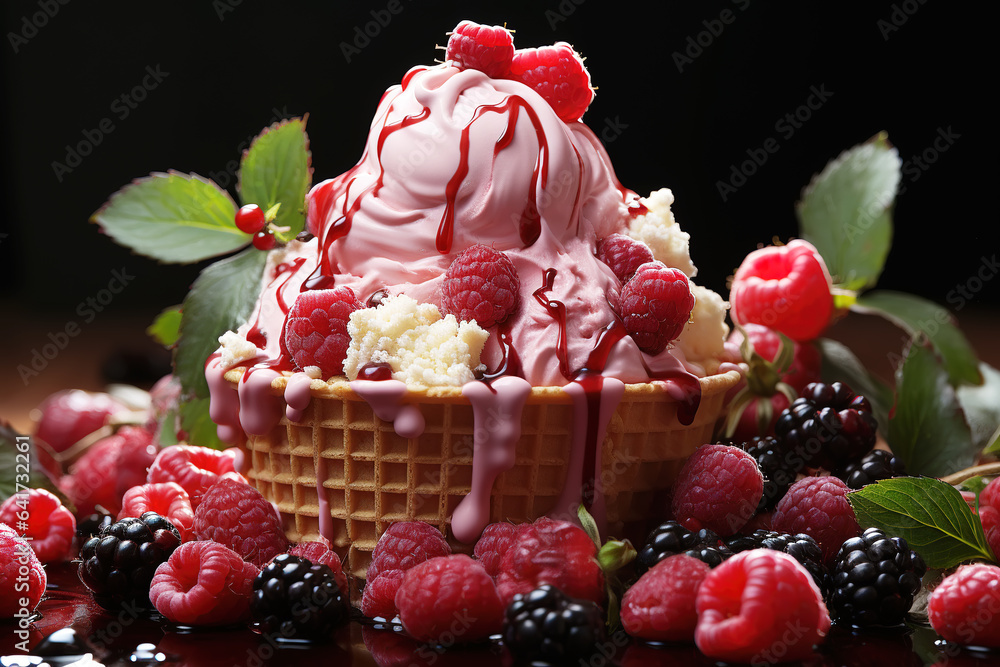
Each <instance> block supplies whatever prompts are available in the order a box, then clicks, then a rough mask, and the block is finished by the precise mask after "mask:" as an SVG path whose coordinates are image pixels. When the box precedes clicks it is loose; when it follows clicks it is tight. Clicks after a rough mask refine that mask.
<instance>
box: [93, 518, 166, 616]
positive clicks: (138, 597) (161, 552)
mask: <svg viewBox="0 0 1000 667" xmlns="http://www.w3.org/2000/svg"><path fill="white" fill-rule="evenodd" d="M180 544H181V535H180V533H179V532H178V531H177V528H176V527H174V524H172V523H170V521H169V520H167V519H165V518H164V517H162V516H160V515H159V514H157V513H156V512H146V513H145V514H143V515H142V516H141V517H139V518H138V519H137V518H135V517H126V518H124V519H121V520H120V521H116V522H114V523H112V524H106V525H105V526H104V527H103V528H102V529H101V532H100V534H99V535H97V536H94V537H91V538H90V539H88V540H87V541H86V542H84V544H83V546H82V547H81V548H80V565H79V568H78V570H77V572H78V574H79V576H80V581H82V582H83V584H84V585H85V586H86V587H87V588H89V589H90V590H91V591H92V592H93V594H94V600H95V601H96V602H97V603H98V604H99V605H101V606H102V607H104V608H105V609H108V610H111V611H115V610H118V609H119V608H121V607H122V606H123V605H125V604H132V605H135V606H137V607H139V608H142V609H152V605H151V604H150V602H149V584H150V582H151V581H152V580H153V574H154V573H155V572H156V568H157V567H158V566H159V565H160V563H164V562H166V560H167V558H169V557H170V554H172V553H173V552H174V549H176V548H177V547H179V546H180Z"/></svg>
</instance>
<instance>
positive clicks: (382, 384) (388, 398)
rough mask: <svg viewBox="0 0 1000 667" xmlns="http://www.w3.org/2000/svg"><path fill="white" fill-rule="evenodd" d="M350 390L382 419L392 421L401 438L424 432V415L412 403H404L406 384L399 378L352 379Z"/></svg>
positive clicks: (417, 436)
mask: <svg viewBox="0 0 1000 667" xmlns="http://www.w3.org/2000/svg"><path fill="white" fill-rule="evenodd" d="M351 390H352V391H353V392H354V393H355V394H357V395H358V396H360V397H361V398H363V399H365V401H367V402H368V405H370V406H371V408H372V412H374V413H375V416H376V417H378V418H379V419H381V420H382V421H386V422H392V427H393V429H394V430H395V431H396V434H397V435H398V436H399V437H401V438H419V437H420V434H421V433H423V432H424V416H423V414H421V412H420V409H419V408H418V407H417V406H415V405H413V404H412V403H404V402H403V399H404V398H405V397H406V392H407V389H406V384H405V383H403V382H400V381H399V380H378V381H374V380H353V381H352V382H351Z"/></svg>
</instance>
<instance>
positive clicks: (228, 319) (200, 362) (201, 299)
mask: <svg viewBox="0 0 1000 667" xmlns="http://www.w3.org/2000/svg"><path fill="white" fill-rule="evenodd" d="M265 257H266V254H265V253H263V252H261V251H259V250H257V249H256V248H247V249H246V250H244V251H243V252H241V253H239V254H238V255H234V256H233V257H228V258H226V259H224V260H221V261H218V262H215V263H214V264H211V265H210V266H208V267H206V268H205V269H204V270H203V271H202V272H201V274H200V275H199V276H198V278H197V279H196V280H195V281H194V285H192V286H191V291H190V292H188V295H187V297H186V298H185V299H184V303H183V305H182V306H181V312H182V317H181V330H180V334H181V336H180V340H179V341H178V342H177V346H176V347H175V348H174V374H175V375H177V377H178V379H179V380H180V382H181V391H182V393H183V395H184V397H185V398H208V383H207V382H206V380H205V362H206V361H207V360H208V357H209V355H210V354H212V353H213V352H215V350H216V349H218V347H219V336H221V335H222V334H224V333H226V332H227V331H230V330H235V329H236V328H237V327H238V326H239V325H241V324H243V323H244V322H246V320H247V319H248V318H249V317H250V314H251V312H252V311H253V306H254V303H255V302H256V300H257V295H258V294H259V293H260V281H261V275H262V274H263V271H264V260H265Z"/></svg>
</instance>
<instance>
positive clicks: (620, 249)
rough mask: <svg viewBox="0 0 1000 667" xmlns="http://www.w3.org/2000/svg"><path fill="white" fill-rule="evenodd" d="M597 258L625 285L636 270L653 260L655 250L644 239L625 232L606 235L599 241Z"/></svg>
mask: <svg viewBox="0 0 1000 667" xmlns="http://www.w3.org/2000/svg"><path fill="white" fill-rule="evenodd" d="M597 259H599V260H601V261H602V262H604V263H605V264H607V265H608V266H609V267H611V270H612V271H613V272H614V274H615V275H616V276H617V277H618V280H619V281H620V282H621V283H622V284H623V285H624V284H625V283H626V282H627V281H628V279H629V278H631V277H632V274H634V273H635V270H636V269H638V268H639V267H640V266H642V265H643V264H646V263H647V262H652V261H653V251H652V250H650V249H649V246H647V245H646V244H645V243H643V242H642V241H636V240H635V239H633V238H632V237H630V236H625V235H624V234H612V235H611V236H606V237H604V238H603V239H601V240H600V241H598V243H597Z"/></svg>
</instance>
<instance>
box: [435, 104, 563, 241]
mask: <svg viewBox="0 0 1000 667" xmlns="http://www.w3.org/2000/svg"><path fill="white" fill-rule="evenodd" d="M521 109H524V111H525V113H527V114H528V117H529V118H530V119H531V124H532V126H533V127H534V128H535V136H536V137H537V139H538V157H537V158H536V160H535V168H534V170H533V171H532V174H531V195H530V199H529V201H528V205H527V206H526V207H525V209H524V214H523V216H522V218H521V224H520V229H519V233H520V236H521V241H522V242H523V243H524V245H525V247H527V246H530V245H531V244H532V243H534V242H535V241H536V240H537V239H538V236H539V235H540V234H541V233H542V226H541V218H540V216H539V214H538V201H537V198H538V188H539V185H540V186H541V187H542V188H544V187H545V184H546V182H547V181H548V172H549V158H548V155H549V144H548V141H546V139H545V133H544V132H543V131H542V124H541V120H540V119H539V118H538V114H536V113H535V110H534V109H532V108H531V107H530V106H529V105H528V103H527V102H525V101H524V100H523V99H522V98H520V97H518V96H516V95H511V96H510V97H508V98H507V99H506V100H504V101H503V102H501V103H499V104H485V105H483V106H480V107H478V108H477V109H476V112H475V114H473V116H472V120H471V121H469V123H468V125H466V126H465V127H464V128H462V137H461V139H460V141H459V151H460V156H461V157H460V159H459V163H458V169H456V170H455V173H454V174H453V175H452V177H451V180H449V181H448V185H447V186H446V188H445V197H446V200H445V208H444V213H443V214H442V216H441V224H440V225H439V226H438V232H437V250H438V252H440V253H441V254H447V253H449V252H451V244H452V241H453V240H454V234H455V199H456V197H457V196H458V190H459V188H460V187H461V185H462V181H463V180H465V177H466V176H467V175H468V173H469V134H470V132H471V130H472V124H473V123H475V122H476V120H478V119H479V118H481V117H482V116H484V115H485V114H486V113H489V112H492V113H503V112H505V111H506V112H509V113H508V115H507V126H506V128H504V132H503V134H502V135H500V138H499V139H497V142H496V145H495V146H494V148H493V158H494V160H495V159H496V156H497V154H498V153H499V152H500V151H501V150H503V149H504V148H506V147H507V146H509V145H510V143H511V141H513V140H514V129H515V125H516V124H517V119H518V117H519V116H520V110H521Z"/></svg>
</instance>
